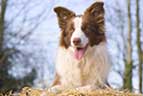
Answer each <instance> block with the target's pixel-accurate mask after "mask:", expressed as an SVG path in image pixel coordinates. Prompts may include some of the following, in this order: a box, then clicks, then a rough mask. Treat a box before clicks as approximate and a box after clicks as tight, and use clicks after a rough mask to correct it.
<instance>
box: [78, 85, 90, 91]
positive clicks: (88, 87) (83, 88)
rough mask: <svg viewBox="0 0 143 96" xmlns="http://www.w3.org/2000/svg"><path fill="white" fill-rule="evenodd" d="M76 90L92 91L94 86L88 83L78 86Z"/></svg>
mask: <svg viewBox="0 0 143 96" xmlns="http://www.w3.org/2000/svg"><path fill="white" fill-rule="evenodd" d="M76 90H78V91H81V92H85V91H92V90H93V88H92V86H90V85H87V86H82V87H77V88H76Z"/></svg>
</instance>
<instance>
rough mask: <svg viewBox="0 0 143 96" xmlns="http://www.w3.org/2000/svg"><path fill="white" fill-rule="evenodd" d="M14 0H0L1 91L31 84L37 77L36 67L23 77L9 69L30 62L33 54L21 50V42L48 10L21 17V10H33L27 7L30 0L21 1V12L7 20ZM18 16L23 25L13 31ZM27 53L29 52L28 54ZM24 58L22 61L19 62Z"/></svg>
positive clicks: (25, 40) (25, 41)
mask: <svg viewBox="0 0 143 96" xmlns="http://www.w3.org/2000/svg"><path fill="white" fill-rule="evenodd" d="M10 2H11V3H10ZM14 2H15V1H14V0H13V2H12V0H1V1H0V91H3V92H5V91H8V90H18V89H20V88H21V87H22V86H24V85H27V86H31V85H32V84H33V80H34V79H35V77H36V70H35V69H32V70H31V72H30V73H28V74H26V75H25V76H24V77H23V78H15V77H13V76H11V74H9V70H10V68H11V67H12V64H15V63H23V64H24V63H26V64H29V62H27V61H28V60H30V59H31V57H32V55H31V54H30V55H29V54H27V53H26V52H23V50H20V49H19V46H21V42H24V44H25V43H27V42H28V41H27V40H28V39H27V38H28V37H29V36H30V35H31V34H32V33H33V32H34V30H35V29H36V28H37V27H38V25H39V24H40V22H41V21H42V20H43V19H44V18H43V17H42V16H43V13H44V12H45V10H46V8H44V10H43V11H41V12H39V14H36V15H35V16H34V17H32V18H28V19H27V16H25V17H24V18H22V17H20V14H21V12H23V11H24V13H25V14H28V11H27V10H29V11H31V9H27V8H26V6H27V4H29V3H30V1H29V0H27V1H26V0H25V2H24V1H21V2H20V1H19V2H20V3H21V4H23V7H22V8H21V9H18V10H19V12H17V14H16V15H14V16H13V18H11V19H10V20H7V18H6V12H7V11H8V8H9V7H13V6H15V3H14ZM35 6H36V5H35ZM13 13H14V12H13ZM24 13H23V14H24ZM18 17H20V19H21V18H22V22H21V26H18V27H16V28H17V29H16V30H14V31H13V30H12V26H13V23H15V21H16V19H17V18H18ZM41 18H42V19H41ZM26 24H29V25H28V26H29V28H27V29H26V30H25V29H24V25H26ZM25 54H27V56H26V55H25ZM23 58H24V60H23V61H22V62H17V61H18V60H21V59H23Z"/></svg>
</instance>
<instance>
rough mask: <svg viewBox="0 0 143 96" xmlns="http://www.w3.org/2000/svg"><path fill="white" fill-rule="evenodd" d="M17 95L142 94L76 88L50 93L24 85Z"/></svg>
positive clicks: (88, 95)
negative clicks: (78, 89)
mask: <svg viewBox="0 0 143 96" xmlns="http://www.w3.org/2000/svg"><path fill="white" fill-rule="evenodd" d="M19 96H143V95H141V94H134V93H130V92H128V91H117V90H113V89H109V88H108V89H104V90H103V89H100V90H96V91H90V92H81V91H77V90H65V91H62V92H60V93H57V94H55V93H50V92H48V91H46V90H38V89H32V88H28V87H25V88H23V90H22V91H21V93H19Z"/></svg>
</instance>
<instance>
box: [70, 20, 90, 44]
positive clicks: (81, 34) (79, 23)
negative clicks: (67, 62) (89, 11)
mask: <svg viewBox="0 0 143 96" xmlns="http://www.w3.org/2000/svg"><path fill="white" fill-rule="evenodd" d="M73 22H74V28H75V30H74V32H73V34H72V36H71V45H72V46H74V44H73V40H74V38H80V39H81V45H82V46H83V47H85V46H86V45H87V43H88V38H87V37H86V35H85V34H84V32H83V31H82V30H81V26H82V17H76V18H75V19H74V20H73Z"/></svg>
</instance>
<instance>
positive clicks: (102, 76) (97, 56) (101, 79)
mask: <svg viewBox="0 0 143 96" xmlns="http://www.w3.org/2000/svg"><path fill="white" fill-rule="evenodd" d="M109 67H110V59H109V55H108V52H107V48H106V44H105V43H101V44H100V45H98V46H93V47H89V48H88V49H87V51H86V53H85V55H84V57H83V58H82V60H80V61H78V60H76V59H75V58H73V55H72V53H71V50H69V49H67V50H66V49H64V48H59V50H58V54H57V61H56V71H57V73H58V74H59V75H60V82H61V84H62V85H64V86H68V87H78V86H82V85H88V84H91V85H102V84H104V83H105V80H106V78H107V75H108V72H109V69H110V68H109Z"/></svg>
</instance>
